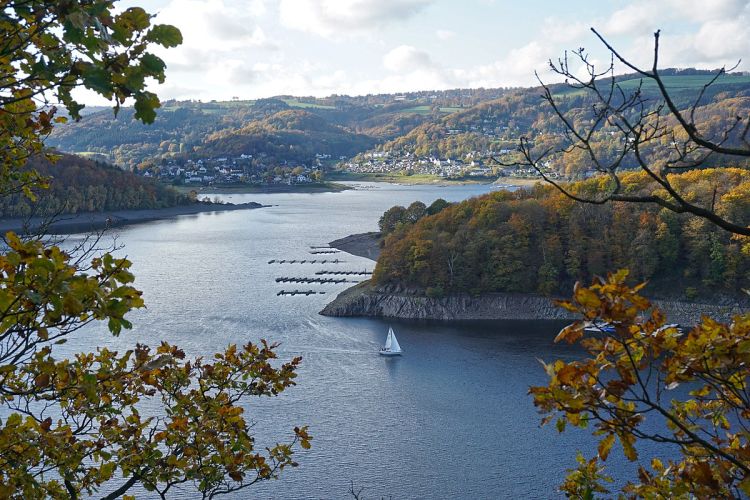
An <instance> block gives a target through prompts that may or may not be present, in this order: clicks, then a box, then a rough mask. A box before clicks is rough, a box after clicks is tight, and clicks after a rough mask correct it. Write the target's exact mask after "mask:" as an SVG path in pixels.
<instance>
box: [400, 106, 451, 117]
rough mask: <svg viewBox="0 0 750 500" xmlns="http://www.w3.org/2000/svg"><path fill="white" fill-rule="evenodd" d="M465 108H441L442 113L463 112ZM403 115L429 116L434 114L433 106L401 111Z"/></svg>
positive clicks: (415, 107)
mask: <svg viewBox="0 0 750 500" xmlns="http://www.w3.org/2000/svg"><path fill="white" fill-rule="evenodd" d="M462 109H464V108H459V107H456V106H447V107H441V108H440V112H441V113H455V112H456V111H461V110H462ZM401 112H402V113H417V114H419V115H429V114H430V113H432V106H427V105H423V106H414V107H412V108H406V109H404V110H402V111H401Z"/></svg>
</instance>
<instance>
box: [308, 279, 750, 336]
mask: <svg viewBox="0 0 750 500" xmlns="http://www.w3.org/2000/svg"><path fill="white" fill-rule="evenodd" d="M554 299H555V297H544V296H541V295H534V294H522V293H488V294H483V295H479V296H472V295H469V294H455V295H447V296H445V297H440V298H431V297H426V296H424V295H422V294H420V293H419V292H418V291H416V290H408V289H402V288H400V287H398V286H395V287H393V286H391V287H383V288H379V287H375V286H374V285H373V284H372V283H370V281H369V280H367V281H363V282H362V283H359V284H357V285H355V286H353V287H351V288H347V289H346V290H344V291H343V292H341V293H340V294H339V295H337V296H336V298H335V299H333V300H332V301H331V302H329V303H328V304H327V305H326V306H325V307H324V308H323V310H322V311H320V313H319V314H321V315H322V316H333V317H377V318H397V319H405V320H437V321H448V322H450V321H467V320H495V321H496V320H571V321H572V320H575V319H580V316H579V315H576V314H573V313H570V312H569V311H566V310H565V309H563V308H561V307H557V306H556V305H555V304H554V303H553V300H554ZM650 300H651V303H652V304H653V305H654V306H656V307H658V308H659V309H661V310H662V311H663V312H664V313H665V315H666V318H667V321H669V322H673V323H679V324H680V325H683V326H692V325H696V324H698V323H699V322H700V320H701V317H702V316H704V315H707V316H711V317H712V318H713V319H715V320H717V321H722V322H729V321H731V318H732V316H734V315H737V314H741V313H743V312H746V310H747V309H745V308H743V307H742V306H741V305H740V304H738V303H737V304H731V305H718V304H705V303H696V302H683V301H678V300H663V299H662V300H660V299H650Z"/></svg>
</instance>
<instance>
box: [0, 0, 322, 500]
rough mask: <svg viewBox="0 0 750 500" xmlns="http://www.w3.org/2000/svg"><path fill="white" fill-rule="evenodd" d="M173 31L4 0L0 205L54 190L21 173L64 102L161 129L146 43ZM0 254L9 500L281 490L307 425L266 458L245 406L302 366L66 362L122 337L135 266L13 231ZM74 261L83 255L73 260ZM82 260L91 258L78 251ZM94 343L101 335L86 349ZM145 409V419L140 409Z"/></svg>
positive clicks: (281, 386) (262, 355)
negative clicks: (101, 341) (78, 340)
mask: <svg viewBox="0 0 750 500" xmlns="http://www.w3.org/2000/svg"><path fill="white" fill-rule="evenodd" d="M181 40H182V38H181V34H180V32H179V30H177V28H175V27H173V26H168V25H160V24H153V23H152V16H151V15H149V14H148V13H146V12H145V11H144V10H143V9H141V8H137V7H132V8H128V9H124V10H121V11H118V10H117V9H115V5H114V2H113V1H110V0H70V1H45V0H9V1H5V2H3V4H2V14H1V15H0V131H2V132H0V194H2V195H3V196H7V195H11V194H14V193H19V192H22V193H24V194H25V195H26V196H29V197H32V196H33V191H34V188H37V187H39V186H40V185H44V184H46V183H47V180H46V179H44V178H43V177H42V176H41V175H39V174H38V173H36V172H34V171H33V170H31V171H30V170H27V169H24V168H23V167H24V166H25V165H26V163H27V162H28V161H29V159H30V158H32V157H34V156H37V155H44V154H46V152H45V151H44V148H43V140H44V138H45V137H46V136H47V135H48V134H49V132H50V131H51V130H52V128H53V126H54V124H55V123H56V122H60V121H64V117H62V116H58V115H57V113H56V112H57V109H56V107H55V105H57V104H62V105H63V106H64V107H65V108H66V110H67V112H68V114H69V115H70V116H71V117H72V118H74V119H76V118H78V117H79V115H80V110H81V108H82V105H81V104H80V103H79V102H77V100H76V99H75V97H74V95H73V90H74V89H76V88H79V87H85V88H87V89H89V90H91V91H94V92H96V93H98V94H100V95H102V96H103V97H105V98H107V99H109V100H111V101H112V102H113V103H114V108H115V112H116V111H117V110H118V109H119V107H120V106H122V105H124V104H126V103H128V102H131V101H132V103H133V106H134V109H135V117H136V118H137V119H139V120H141V121H143V122H146V123H148V122H151V121H153V120H154V117H155V110H156V108H158V107H159V100H158V98H157V97H156V95H155V94H153V93H152V92H150V91H148V90H146V84H147V82H148V81H150V80H156V81H158V82H161V81H163V80H164V69H165V65H164V62H163V61H162V60H161V59H160V58H159V57H157V56H156V55H154V54H153V53H152V52H151V47H153V46H154V45H161V46H163V47H174V46H176V45H178V44H179V43H181ZM5 243H6V246H5V247H4V250H3V251H2V254H0V417H1V419H0V497H2V498H44V497H52V498H78V497H79V496H80V495H89V496H91V495H95V494H96V493H97V491H99V490H100V489H101V488H102V487H103V486H104V485H105V484H106V485H107V491H108V493H107V494H106V495H103V497H104V498H117V497H120V496H122V495H124V494H126V493H127V492H128V491H129V490H130V489H131V488H132V487H133V486H134V485H136V484H140V485H141V486H142V487H143V488H145V489H146V490H148V491H154V492H157V493H158V494H159V495H160V496H161V497H165V496H166V495H167V494H168V493H169V492H170V490H171V489H172V488H174V486H176V485H183V486H184V485H186V484H187V485H193V486H194V487H195V488H196V489H197V490H198V492H199V494H200V495H202V496H203V497H213V496H216V495H220V494H223V493H229V492H232V491H237V490H240V489H243V488H246V487H248V486H250V485H251V484H253V483H256V482H258V481H261V480H266V479H270V478H275V477H277V476H278V474H279V473H280V471H281V470H282V469H284V468H285V467H288V466H294V465H296V463H295V462H294V461H293V459H292V454H293V451H294V450H293V447H294V445H295V444H300V445H301V446H302V447H305V448H306V447H309V439H310V437H309V436H308V435H307V432H306V430H305V428H295V429H294V432H291V431H290V437H289V440H288V442H286V443H282V444H278V445H276V446H273V447H271V448H269V449H267V450H265V451H264V452H260V451H258V450H256V449H255V443H254V440H253V437H252V435H251V434H250V433H249V427H250V426H249V424H248V422H247V420H246V419H245V417H244V406H245V404H244V402H245V401H246V400H247V397H249V396H274V395H277V394H279V393H280V392H282V391H283V390H285V389H286V388H287V387H289V386H291V385H294V378H295V376H296V369H297V366H298V364H299V362H300V360H299V358H295V359H293V360H291V361H289V362H287V363H283V364H280V365H279V364H278V363H277V361H276V353H275V350H274V348H275V345H274V344H268V343H266V342H261V343H260V344H257V345H256V344H251V343H249V344H247V345H245V346H242V347H237V346H228V347H227V348H226V349H225V350H224V351H222V352H219V353H217V354H215V355H213V356H212V357H211V358H210V359H203V358H196V359H187V357H186V356H185V354H184V353H183V351H181V350H180V349H179V348H178V347H176V346H172V345H168V344H165V343H162V344H161V345H159V346H157V347H155V348H154V349H151V348H149V347H147V346H143V345H135V346H133V349H131V350H128V351H126V352H115V351H112V350H109V349H107V348H98V349H97V350H96V351H94V352H88V353H80V354H77V355H75V356H73V357H70V358H68V359H61V358H59V357H58V356H57V350H56V349H59V348H56V347H55V346H56V345H58V344H61V343H63V342H65V340H66V339H67V337H68V336H69V335H70V334H71V333H73V332H76V331H79V330H81V329H82V328H83V327H85V326H86V325H88V324H89V323H91V322H94V321H106V323H107V326H108V328H109V330H110V332H111V333H112V334H113V335H119V334H121V333H122V331H123V330H127V329H129V328H130V327H131V324H130V322H129V321H128V320H127V319H126V316H127V313H128V312H129V311H130V310H132V309H134V308H139V307H143V300H142V298H141V293H140V292H139V291H138V290H136V289H135V288H134V287H133V279H134V277H133V275H132V273H131V272H130V265H131V264H130V262H128V261H127V260H126V259H121V258H116V257H114V256H113V255H111V254H109V253H103V254H98V255H92V254H91V253H90V252H85V251H84V252H83V253H81V252H76V251H73V250H70V249H68V250H66V249H63V248H61V247H59V246H55V245H54V244H52V243H50V242H48V241H46V240H45V239H44V238H34V237H24V238H21V237H19V236H17V235H16V234H14V233H12V232H11V233H8V234H6V235H5ZM74 250H75V249H74ZM79 250H80V249H79ZM91 342H92V343H95V342H96V339H91ZM146 406H148V408H149V409H148V410H145V407H146Z"/></svg>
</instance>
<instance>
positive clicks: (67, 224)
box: [0, 202, 263, 234]
mask: <svg viewBox="0 0 750 500" xmlns="http://www.w3.org/2000/svg"><path fill="white" fill-rule="evenodd" d="M261 207H263V205H261V204H260V203H255V202H249V203H241V204H231V203H202V202H199V203H193V204H190V205H178V206H175V207H167V208H156V209H144V210H108V211H104V212H85V213H80V214H68V215H61V216H59V217H57V218H56V219H55V221H54V222H52V223H51V224H48V223H47V221H45V219H44V218H42V217H32V218H30V219H23V218H10V219H0V232H2V233H3V234H4V233H6V232H8V231H15V232H22V233H38V232H40V230H42V229H43V232H45V233H48V234H68V233H83V232H88V231H96V230H100V229H106V228H110V227H119V226H125V225H129V224H138V223H141V222H151V221H155V220H163V219H171V218H173V217H178V216H180V215H193V214H199V213H207V212H229V211H234V210H249V209H254V208H261Z"/></svg>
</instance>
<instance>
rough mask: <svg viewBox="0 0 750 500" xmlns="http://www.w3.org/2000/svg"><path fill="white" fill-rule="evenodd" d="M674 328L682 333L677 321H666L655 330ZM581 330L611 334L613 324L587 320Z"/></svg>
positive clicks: (678, 332) (613, 330)
mask: <svg viewBox="0 0 750 500" xmlns="http://www.w3.org/2000/svg"><path fill="white" fill-rule="evenodd" d="M672 328H673V329H675V330H676V332H677V334H682V333H683V328H682V327H681V326H680V325H679V324H677V323H667V324H666V325H664V326H662V327H660V328H659V329H658V330H657V331H663V330H666V329H672ZM583 331H584V332H586V333H599V334H601V333H603V334H606V335H612V334H613V333H615V325H613V324H612V323H607V322H603V321H588V322H586V324H585V325H584V327H583Z"/></svg>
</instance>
